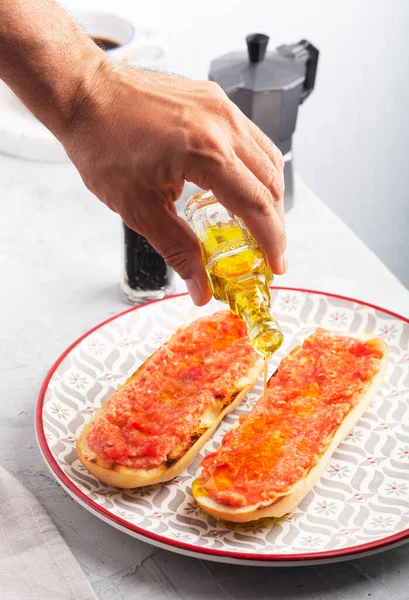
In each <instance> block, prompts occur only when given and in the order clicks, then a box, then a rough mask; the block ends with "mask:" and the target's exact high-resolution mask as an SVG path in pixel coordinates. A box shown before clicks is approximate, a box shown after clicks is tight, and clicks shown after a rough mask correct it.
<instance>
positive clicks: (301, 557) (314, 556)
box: [35, 286, 409, 563]
mask: <svg viewBox="0 0 409 600" xmlns="http://www.w3.org/2000/svg"><path fill="white" fill-rule="evenodd" d="M272 289H275V290H288V291H293V292H304V293H307V294H318V295H321V296H329V297H331V298H339V299H341V300H348V301H349V302H356V303H357V304H361V305H363V306H368V307H370V308H374V309H376V310H380V311H382V312H384V313H386V314H388V315H391V316H393V317H396V318H397V319H400V320H401V321H404V322H405V323H408V324H409V319H408V318H406V317H403V316H402V315H398V314H397V313H394V312H392V311H390V310H386V309H384V308H382V307H380V306H377V305H375V304H370V303H369V302H363V301H362V300H356V299H354V298H349V297H347V296H341V295H339V294H331V293H327V292H319V291H316V290H307V289H302V288H292V287H279V286H277V287H275V286H272ZM187 295H188V294H187V293H181V294H173V295H171V296H166V297H165V298H161V299H159V300H152V301H150V302H146V303H144V304H140V305H138V306H133V307H131V308H129V309H127V310H124V311H122V312H120V313H118V314H117V315H114V316H113V317H110V318H109V319H106V320H105V321H103V322H102V323H99V325H96V326H95V327H93V328H92V329H90V330H89V331H87V332H86V333H84V334H83V335H82V336H80V337H79V338H78V339H77V340H76V341H75V342H73V343H72V344H71V346H69V347H68V348H67V349H66V350H65V351H64V352H63V353H62V354H61V356H60V357H59V358H58V359H57V360H56V362H55V363H54V364H53V366H52V367H51V369H50V370H49V372H48V374H47V376H46V378H45V380H44V382H43V385H42V386H41V390H40V393H39V396H38V400H37V407H36V419H35V426H36V433H37V439H38V443H39V446H40V449H41V451H42V453H43V456H44V458H45V460H46V461H47V463H48V465H49V467H50V468H51V470H52V471H53V473H54V475H55V476H56V478H57V480H60V482H61V483H62V484H63V485H64V486H65V487H66V488H68V490H69V492H70V494H72V495H73V496H74V497H76V498H78V500H79V501H80V503H83V504H86V505H87V506H89V507H90V508H91V509H92V510H93V511H95V512H96V513H98V514H100V515H101V516H102V517H103V518H104V519H105V520H108V521H114V522H115V523H116V524H118V525H120V526H121V527H122V528H124V529H128V530H130V531H132V532H134V533H137V534H138V535H139V536H141V537H144V538H149V539H151V540H152V541H154V542H158V543H160V544H165V545H166V546H170V547H172V546H173V547H175V548H177V549H178V550H179V551H183V550H185V551H187V552H190V553H193V554H195V553H197V554H201V555H203V554H206V555H208V556H209V558H210V557H211V556H213V557H214V556H219V557H222V558H234V559H236V560H237V559H238V560H240V559H241V560H243V561H250V562H252V561H254V562H287V563H289V562H303V561H307V560H308V561H312V562H314V561H317V562H319V561H322V560H323V559H324V560H325V559H331V558H341V557H343V556H350V555H359V554H362V553H367V552H369V551H375V550H380V549H381V548H384V547H387V546H390V545H391V544H396V543H398V542H403V541H404V540H406V539H407V538H409V528H408V529H405V530H403V531H400V532H399V533H395V534H393V535H390V536H388V537H386V538H382V539H381V540H375V541H373V542H367V543H365V544H359V545H357V546H351V547H349V548H341V549H338V550H326V551H324V552H306V553H304V554H257V553H248V552H233V551H229V550H219V549H216V548H206V547H202V546H196V545H194V544H187V543H185V542H180V541H178V540H172V539H169V538H167V537H166V536H163V535H158V534H156V533H154V532H151V531H147V530H146V529H143V528H142V527H139V526H138V525H134V524H132V523H129V522H128V521H126V520H125V519H122V518H121V517H118V516H116V515H113V514H112V513H110V512H109V511H108V510H106V509H105V508H103V507H102V506H100V505H99V504H97V503H96V502H95V501H94V500H92V499H91V498H89V497H88V496H87V495H86V494H84V492H82V491H81V490H79V489H78V488H77V487H76V485H75V484H74V483H73V482H72V481H71V479H69V477H68V476H67V475H66V474H65V473H64V471H63V470H62V469H61V467H60V466H59V465H58V463H57V461H56V459H55V458H54V456H53V455H52V453H51V450H50V448H49V446H48V443H47V440H46V437H45V433H44V427H43V406H44V398H45V394H46V391H47V389H48V384H49V382H50V380H51V378H52V376H53V375H54V373H55V371H56V370H57V368H58V366H59V365H60V364H61V362H62V361H63V360H64V358H65V357H66V356H67V355H68V354H69V353H70V352H71V350H73V348H75V347H76V346H77V345H78V344H79V343H80V342H81V341H82V340H83V339H85V338H86V337H88V336H89V335H90V334H91V333H93V332H94V331H96V330H97V329H100V328H101V327H103V326H104V325H106V324H107V323H110V322H111V321H114V320H115V319H118V318H119V317H122V316H123V315H125V314H127V313H129V312H132V311H134V310H138V309H140V308H143V307H145V306H148V305H149V304H155V303H157V302H164V301H166V300H169V299H170V298H178V297H181V296H187Z"/></svg>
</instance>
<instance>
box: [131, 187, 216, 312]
mask: <svg viewBox="0 0 409 600" xmlns="http://www.w3.org/2000/svg"><path fill="white" fill-rule="evenodd" d="M172 208H173V206H172ZM172 208H170V207H169V206H167V205H166V204H163V203H162V202H160V201H159V200H158V198H156V197H149V198H148V197H147V196H145V197H144V206H143V210H142V211H141V215H140V216H139V218H138V223H136V222H133V219H132V215H130V216H129V218H128V219H127V221H126V224H127V225H128V227H131V228H132V229H134V230H135V231H138V232H139V233H141V234H142V235H144V236H145V237H146V238H147V239H148V241H149V242H150V244H152V246H153V247H154V248H155V250H157V251H158V252H159V254H161V255H162V256H163V258H164V259H165V261H166V264H168V265H169V266H170V267H171V268H172V269H174V270H175V271H176V272H177V273H178V274H179V275H180V277H181V278H182V279H184V280H185V283H186V286H187V289H188V291H189V293H190V295H191V297H192V300H193V302H194V303H195V304H196V305H197V306H203V305H204V304H206V303H207V302H209V300H210V299H211V296H212V292H211V290H210V285H209V281H208V278H207V274H206V271H205V268H204V265H203V261H202V257H201V253H200V247H199V242H198V240H197V237H196V235H195V233H194V232H193V230H192V229H191V228H190V227H189V225H188V224H187V223H186V222H185V221H184V220H183V219H181V218H180V217H179V216H178V215H177V214H176V212H175V211H174V210H172ZM128 221H129V222H128Z"/></svg>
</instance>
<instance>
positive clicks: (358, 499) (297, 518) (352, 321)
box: [36, 288, 409, 565]
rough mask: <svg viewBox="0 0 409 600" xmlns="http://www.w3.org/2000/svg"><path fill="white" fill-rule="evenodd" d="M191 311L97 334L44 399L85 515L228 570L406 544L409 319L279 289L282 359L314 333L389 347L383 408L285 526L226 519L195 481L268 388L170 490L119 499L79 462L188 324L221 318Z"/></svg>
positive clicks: (145, 313)
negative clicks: (107, 404)
mask: <svg viewBox="0 0 409 600" xmlns="http://www.w3.org/2000/svg"><path fill="white" fill-rule="evenodd" d="M219 308H220V305H219V304H218V303H216V302H215V301H212V302H211V303H210V304H208V305H207V306H205V307H204V308H197V307H195V306H194V305H193V304H192V302H191V300H190V298H189V296H187V295H185V294H183V295H179V296H172V297H169V298H165V299H164V300H161V301H158V302H152V303H150V304H145V305H142V306H140V307H136V308H132V309H130V310H128V311H126V312H124V313H122V314H120V315H117V316H115V317H113V318H111V319H109V320H108V321H105V322H104V323H102V324H101V325H98V326H97V327H95V328H94V329H92V330H91V331H89V332H88V333H86V334H85V335H83V336H82V337H81V338H80V339H79V340H77V341H76V342H74V344H73V345H72V346H71V347H70V348H68V350H66V352H64V354H63V355H62V356H61V357H60V358H59V359H58V360H57V362H56V363H55V364H54V366H53V367H52V369H51V371H50V372H49V374H48V375H47V378H46V380H45V382H44V384H43V387H42V389H41V392H40V396H39V400H38V406H37V418H36V429H37V436H38V440H39V444H40V448H41V451H42V453H43V455H44V458H45V460H46V462H47V464H48V466H49V468H50V469H51V472H52V473H53V475H54V476H55V477H56V479H57V480H58V481H59V483H60V484H61V485H62V486H63V487H64V488H65V489H66V490H67V492H68V493H69V494H70V495H71V496H72V497H73V498H74V499H75V500H77V501H78V502H79V503H80V504H82V505H83V506H84V507H85V508H87V509H88V510H90V511H91V512H92V513H94V514H95V515H97V516H98V517H100V518H101V519H103V520H104V521H106V522H107V523H109V524H111V525H113V526H115V527H117V528H119V529H121V530H122V531H125V532H126V533H128V534H130V535H133V536H135V537H137V538H140V539H142V540H144V541H146V542H150V543H152V544H155V545H157V546H160V547H163V548H166V549H168V550H173V551H175V552H180V553H183V554H189V555H191V556H196V557H200V558H207V559H212V560H219V561H225V562H231V563H244V564H264V565H289V564H291V565H294V564H299V563H302V564H311V563H313V564H316V563H318V562H327V561H330V560H342V559H345V558H351V557H352V556H357V555H360V556H361V555H363V554H367V553H369V552H374V551H379V550H381V549H384V548H386V547H391V546H394V545H397V544H399V543H402V542H403V541H404V540H405V539H407V538H408V537H409V320H407V319H405V318H403V317H400V316H398V315H395V314H393V313H390V312H388V311H386V310H383V309H380V308H378V307H375V306H371V305H368V304H365V303H363V302H359V301H357V300H351V299H348V298H343V297H340V296H334V295H331V294H324V293H320V292H312V291H306V290H297V289H290V288H286V289H283V288H281V289H279V288H273V289H272V311H273V313H274V314H275V315H276V317H277V318H278V320H279V321H280V323H281V325H282V327H283V330H284V333H285V344H284V346H283V347H282V348H281V349H280V350H279V352H277V354H276V356H275V357H274V358H273V360H272V361H271V364H270V374H271V373H272V372H273V371H274V370H275V368H276V367H277V364H278V362H279V360H280V359H281V358H282V357H283V356H284V355H285V354H287V353H288V351H289V350H290V349H291V348H292V347H294V346H295V345H297V344H299V343H300V342H301V341H302V340H303V338H304V337H306V336H307V335H308V334H309V333H310V332H312V331H313V330H314V329H315V328H316V327H317V326H320V327H325V328H327V329H331V330H333V331H338V332H342V333H350V332H365V331H372V332H373V333H375V334H377V335H379V336H381V337H383V338H384V339H385V340H386V341H387V342H388V344H389V348H390V364H389V367H388V371H387V374H386V377H385V381H384V383H383V385H382V388H381V390H380V392H379V393H378V396H377V398H376V400H374V402H373V403H372V405H371V407H370V408H369V410H368V411H367V412H366V413H365V415H364V416H363V417H362V419H361V420H360V421H359V423H358V424H357V425H356V427H354V429H353V430H352V431H350V432H349V434H348V436H347V438H346V439H345V441H344V442H343V443H342V444H340V446H339V447H338V449H337V450H336V452H335V453H334V455H333V457H332V459H331V462H330V463H329V466H328V468H327V470H326V472H325V473H324V475H323V476H322V477H321V479H320V481H319V483H318V484H317V485H316V486H315V487H314V489H313V490H312V491H311V492H310V493H309V494H308V495H307V496H306V498H304V500H303V501H302V502H301V504H300V505H299V506H298V508H297V509H296V510H295V512H294V513H293V514H292V515H290V516H289V517H288V518H286V519H280V520H273V519H264V520H262V521H257V522H252V523H248V524H245V525H241V524H231V523H227V522H223V521H218V520H216V519H214V518H213V517H210V516H208V515H206V514H205V513H203V512H202V511H201V510H200V509H199V508H198V506H197V505H196V504H195V502H194V500H193V498H192V493H191V483H192V481H193V479H194V477H195V475H196V473H197V472H198V470H199V463H200V461H201V459H202V458H203V456H204V454H205V453H207V452H209V451H211V450H213V449H215V448H216V447H217V446H218V444H219V443H220V440H221V438H222V436H223V434H224V433H225V431H226V430H227V429H228V428H230V427H231V426H232V425H233V423H235V421H236V419H237V417H238V415H239V414H240V413H243V412H246V411H248V410H249V409H250V407H251V406H252V404H253V403H254V401H255V399H256V398H257V397H258V396H259V394H260V393H261V391H262V382H261V380H260V381H259V383H258V385H256V387H255V388H254V389H253V390H252V392H251V393H249V394H248V396H247V398H245V399H244V401H243V403H242V404H241V406H240V407H239V408H238V409H237V410H235V411H234V412H233V413H231V414H230V415H228V416H227V417H226V418H225V419H224V421H223V423H222V424H221V425H220V426H219V429H218V430H217V432H216V433H215V435H214V436H213V438H212V439H211V440H210V441H209V442H208V443H207V444H206V446H205V447H204V448H203V449H202V451H201V453H200V455H199V456H198V457H197V459H196V460H195V462H194V463H193V464H191V465H190V467H189V468H188V469H187V470H186V471H184V472H183V473H182V474H181V475H180V476H179V477H177V478H176V479H173V480H172V481H171V482H169V483H166V484H159V485H153V486H150V487H146V488H141V489H134V490H120V489H117V488H113V487H109V486H107V485H105V484H102V483H100V482H99V481H98V480H97V479H95V478H94V477H93V476H92V475H90V474H89V473H88V472H87V471H86V470H85V469H84V468H83V467H82V465H81V464H80V462H79V460H78V458H77V455H76V451H75V442H76V439H77V436H78V434H79V432H80V430H81V428H82V426H83V425H84V423H86V422H87V421H88V420H89V419H90V417H91V415H92V414H93V413H94V412H95V411H96V410H97V408H98V407H100V406H101V404H102V403H103V402H104V401H105V400H106V399H107V398H108V397H109V396H110V395H111V394H112V392H113V391H114V390H115V388H117V387H118V386H119V385H120V384H122V383H123V382H124V381H125V380H126V379H127V378H128V377H129V376H130V375H131V374H132V373H133V372H134V371H135V369H136V368H137V367H138V366H139V365H140V364H141V363H142V362H143V361H144V360H145V359H146V358H147V357H148V356H149V355H150V354H151V353H152V352H153V351H154V350H155V349H156V348H158V347H159V346H160V345H161V344H163V342H164V341H165V340H166V339H167V338H169V337H170V335H171V334H172V333H173V332H174V331H175V330H176V329H177V328H178V327H179V326H180V325H181V324H182V323H185V322H187V321H191V320H193V319H195V318H196V317H198V316H200V315H202V314H210V313H212V312H214V311H215V310H218V309H219Z"/></svg>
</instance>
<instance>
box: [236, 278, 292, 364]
mask: <svg viewBox="0 0 409 600" xmlns="http://www.w3.org/2000/svg"><path fill="white" fill-rule="evenodd" d="M234 291H235V293H234V294H232V295H231V296H230V295H229V294H228V298H229V305H230V308H231V310H232V311H233V312H234V313H236V314H237V315H238V316H239V317H240V318H241V319H242V320H243V321H244V322H245V323H246V326H247V332H248V336H249V338H250V342H251V344H252V346H253V348H254V349H255V350H257V351H258V352H259V353H260V354H261V355H262V356H263V357H264V358H267V359H268V358H270V357H271V356H272V355H273V354H274V352H275V351H276V350H277V349H278V348H279V347H280V346H281V344H282V341H283V334H282V332H281V329H280V326H279V325H278V323H277V321H276V320H275V319H274V317H272V315H271V313H270V292H269V289H268V286H267V284H266V282H265V281H262V280H260V279H257V278H254V279H253V280H252V281H251V282H249V283H248V284H247V285H245V286H243V287H242V288H241V289H240V290H239V291H238V290H237V289H236V290H234Z"/></svg>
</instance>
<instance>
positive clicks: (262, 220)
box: [208, 157, 286, 275]
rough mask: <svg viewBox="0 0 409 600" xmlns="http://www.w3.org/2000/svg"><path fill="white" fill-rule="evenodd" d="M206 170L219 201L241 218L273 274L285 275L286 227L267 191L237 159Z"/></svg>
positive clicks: (221, 162)
mask: <svg viewBox="0 0 409 600" xmlns="http://www.w3.org/2000/svg"><path fill="white" fill-rule="evenodd" d="M209 168H210V169H211V171H210V173H209V176H208V177H209V181H210V182H211V188H212V191H213V193H214V194H215V196H216V197H217V199H218V200H219V202H221V203H222V204H223V205H224V206H225V207H226V208H227V209H228V210H230V211H231V212H233V213H234V214H235V215H237V216H239V217H241V218H242V219H243V221H244V223H245V224H246V225H247V227H248V228H249V230H250V231H251V233H252V234H253V236H254V237H255V239H256V240H257V242H258V243H259V245H260V247H261V248H262V250H263V251H264V252H265V254H266V256H267V259H268V261H269V263H270V266H271V268H272V270H273V272H274V273H276V274H278V275H281V274H283V273H285V271H286V259H285V257H284V252H285V247H286V236H285V228H284V224H283V222H282V220H281V218H280V217H279V215H278V214H277V212H276V210H275V208H274V204H273V201H272V195H271V192H270V191H269V189H267V187H266V186H265V185H264V184H263V183H262V182H261V181H260V180H259V179H258V178H257V177H256V175H255V174H254V173H253V172H252V171H251V170H250V169H249V168H248V167H247V166H246V165H245V164H244V163H243V162H242V161H241V160H240V159H239V158H238V157H235V158H233V159H232V160H231V161H230V162H223V161H220V162H219V163H217V165H216V163H215V164H214V166H213V168H212V167H209Z"/></svg>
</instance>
